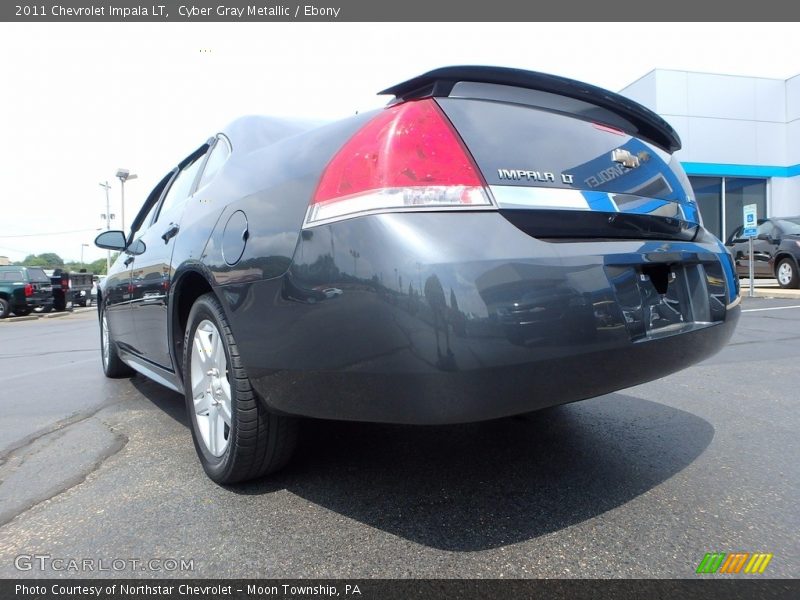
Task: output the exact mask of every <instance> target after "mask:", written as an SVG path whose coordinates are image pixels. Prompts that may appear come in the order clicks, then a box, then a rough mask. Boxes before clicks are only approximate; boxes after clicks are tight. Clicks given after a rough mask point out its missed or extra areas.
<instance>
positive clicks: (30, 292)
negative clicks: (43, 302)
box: [25, 283, 33, 297]
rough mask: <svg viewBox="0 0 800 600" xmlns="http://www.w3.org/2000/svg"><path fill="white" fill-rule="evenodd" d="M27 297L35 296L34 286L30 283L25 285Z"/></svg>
mask: <svg viewBox="0 0 800 600" xmlns="http://www.w3.org/2000/svg"><path fill="white" fill-rule="evenodd" d="M25 296H26V297H28V296H33V286H32V285H31V284H30V283H26V284H25Z"/></svg>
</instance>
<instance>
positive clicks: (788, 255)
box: [772, 250, 800, 276]
mask: <svg viewBox="0 0 800 600" xmlns="http://www.w3.org/2000/svg"><path fill="white" fill-rule="evenodd" d="M784 258H788V259H789V260H791V261H792V262H793V263H794V266H795V268H797V267H798V262H800V261H798V260H797V257H796V256H795V255H794V254H792V253H791V252H787V251H786V250H782V251H780V252H777V253H776V254H775V257H774V258H773V259H772V261H773V262H772V272H773V273H774V274H775V275H776V276H777V274H778V264H780V262H781V261H782V260H783V259H784Z"/></svg>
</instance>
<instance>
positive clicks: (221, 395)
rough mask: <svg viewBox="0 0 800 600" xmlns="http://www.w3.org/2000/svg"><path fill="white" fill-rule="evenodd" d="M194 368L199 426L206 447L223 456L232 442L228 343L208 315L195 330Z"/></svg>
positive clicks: (195, 401)
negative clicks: (223, 339)
mask: <svg viewBox="0 0 800 600" xmlns="http://www.w3.org/2000/svg"><path fill="white" fill-rule="evenodd" d="M190 368H191V383H192V398H193V399H194V412H195V419H196V420H197V429H198V431H199V432H200V437H201V438H202V440H203V444H204V445H205V447H206V449H207V450H208V451H209V452H210V453H211V454H213V455H214V456H222V455H223V454H224V453H225V450H226V449H227V448H228V444H229V443H230V433H231V410H232V408H231V384H230V381H229V380H228V377H229V375H228V359H227V357H226V355H225V347H224V343H223V341H222V339H221V336H220V333H219V330H218V329H217V327H216V326H215V325H214V324H213V323H212V322H211V321H209V320H208V319H205V320H203V321H201V322H200V324H199V325H198V326H197V329H196V330H195V333H194V340H193V341H192V354H191V366H190Z"/></svg>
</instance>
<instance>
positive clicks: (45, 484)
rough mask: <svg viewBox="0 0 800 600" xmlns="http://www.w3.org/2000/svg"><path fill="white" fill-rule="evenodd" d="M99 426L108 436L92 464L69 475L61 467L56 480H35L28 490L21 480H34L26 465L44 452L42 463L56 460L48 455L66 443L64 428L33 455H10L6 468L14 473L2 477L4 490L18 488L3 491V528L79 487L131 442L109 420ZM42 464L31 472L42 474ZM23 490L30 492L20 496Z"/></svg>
mask: <svg viewBox="0 0 800 600" xmlns="http://www.w3.org/2000/svg"><path fill="white" fill-rule="evenodd" d="M95 427H100V428H102V429H103V430H105V435H106V436H107V438H108V439H107V441H106V443H105V444H104V445H103V446H102V447H101V448H100V449H99V450H98V451H97V454H96V455H95V457H94V460H93V462H92V463H91V464H90V465H88V467H84V468H79V470H76V471H75V472H74V473H68V474H65V473H63V471H61V470H59V473H58V475H57V476H56V477H55V479H54V480H53V479H48V478H45V480H44V481H42V480H41V479H40V480H36V479H33V480H34V481H35V482H36V483H38V484H39V485H36V483H34V486H33V487H32V488H31V489H24V488H22V485H21V481H23V480H24V481H27V482H30V481H31V480H32V478H31V477H30V474H29V473H24V471H25V469H24V466H26V465H27V463H28V462H29V461H34V462H35V459H36V458H37V455H40V457H39V458H40V462H47V461H51V462H52V457H48V456H47V455H48V453H50V454H52V453H53V452H59V449H60V445H61V443H62V442H61V438H63V437H64V434H63V433H62V432H61V431H56V432H51V434H54V435H55V439H54V440H52V441H50V442H49V443H47V444H44V445H43V447H42V448H37V449H36V450H35V451H34V452H33V453H31V454H30V455H24V452H18V453H15V454H14V456H12V457H10V460H9V461H8V462H7V466H6V469H8V470H9V471H10V472H9V473H8V474H4V476H3V478H2V480H0V489H2V486H4V485H8V486H9V487H11V488H14V490H15V493H14V495H13V496H9V495H8V494H3V493H0V527H2V526H4V525H6V524H8V523H9V522H11V521H13V520H14V519H16V518H17V517H18V516H20V515H22V514H24V513H26V512H27V511H29V510H31V509H32V508H34V507H35V506H38V505H39V504H42V503H43V502H47V501H48V500H52V499H53V498H56V497H57V496H60V495H61V494H63V493H65V492H67V491H69V490H71V489H73V488H75V487H76V486H79V485H80V484H82V483H83V482H85V481H86V480H87V478H88V477H89V476H90V475H91V474H92V473H94V472H96V471H97V470H98V469H99V468H100V467H101V466H102V465H103V464H104V463H105V462H106V461H107V460H108V459H109V458H111V457H112V456H114V455H116V454H117V453H119V452H120V451H121V450H122V449H123V448H125V446H126V445H127V444H128V441H129V438H128V436H126V435H125V434H122V433H119V432H118V431H115V430H114V428H112V427H110V426H108V425H107V424H106V423H102V422H100V423H97V424H96V425H95ZM78 437H81V436H78ZM40 439H41V437H40ZM20 455H24V456H20ZM15 458H18V462H16V463H14V459H15ZM12 463H14V464H12ZM39 467H41V465H36V464H34V465H32V466H31V467H30V468H29V469H28V470H29V471H30V470H32V469H35V470H36V471H37V474H38V473H40V468H39ZM20 491H23V492H27V493H23V494H22V495H20Z"/></svg>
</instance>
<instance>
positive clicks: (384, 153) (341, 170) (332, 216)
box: [306, 99, 493, 225]
mask: <svg viewBox="0 0 800 600" xmlns="http://www.w3.org/2000/svg"><path fill="white" fill-rule="evenodd" d="M492 207H493V205H492V201H491V200H490V198H489V195H488V193H487V192H486V185H485V183H484V181H483V179H482V178H481V176H480V174H479V172H478V169H477V167H476V166H475V163H474V162H473V160H472V157H471V156H470V155H469V152H468V151H467V149H466V148H465V147H464V144H463V142H462V141H461V139H460V137H459V136H458V134H457V133H456V131H455V130H454V129H453V126H452V125H451V124H450V122H449V121H448V119H447V117H446V116H445V115H444V113H442V111H441V109H440V108H439V106H438V105H437V104H436V102H435V101H434V100H432V99H425V100H418V101H414V102H406V103H404V104H398V105H394V106H391V107H389V108H386V109H384V110H383V111H381V112H380V113H379V114H378V115H377V116H376V117H375V118H374V119H372V120H371V121H369V122H368V123H367V124H366V125H365V126H364V127H363V128H361V129H360V130H359V131H358V132H357V133H356V134H355V135H354V136H353V137H352V138H350V140H348V141H347V143H346V144H345V145H344V146H343V147H342V148H341V149H340V150H339V151H338V152H337V153H336V155H335V156H334V157H333V159H332V160H331V162H330V163H329V164H328V166H327V167H326V168H325V171H324V173H323V174H322V178H321V179H320V182H319V185H318V186H317V190H316V192H315V194H314V198H313V199H312V201H311V204H310V206H309V208H308V213H307V215H306V225H315V224H318V223H324V222H330V221H332V220H338V219H342V218H349V217H352V216H355V215H357V214H364V213H373V212H389V211H398V210H448V209H459V208H462V209H463V208H469V209H485V208H492Z"/></svg>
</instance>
